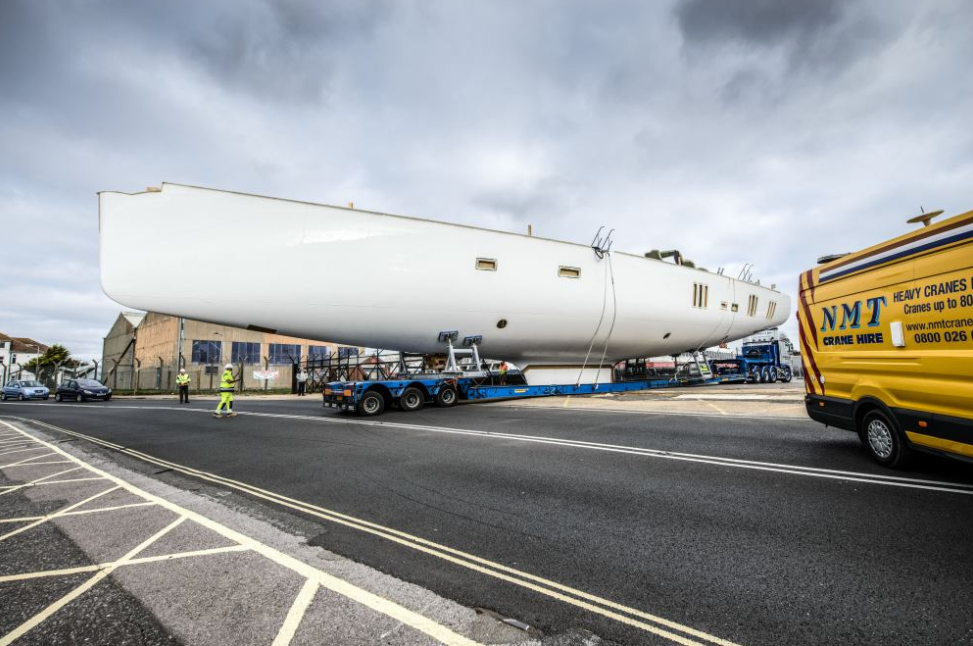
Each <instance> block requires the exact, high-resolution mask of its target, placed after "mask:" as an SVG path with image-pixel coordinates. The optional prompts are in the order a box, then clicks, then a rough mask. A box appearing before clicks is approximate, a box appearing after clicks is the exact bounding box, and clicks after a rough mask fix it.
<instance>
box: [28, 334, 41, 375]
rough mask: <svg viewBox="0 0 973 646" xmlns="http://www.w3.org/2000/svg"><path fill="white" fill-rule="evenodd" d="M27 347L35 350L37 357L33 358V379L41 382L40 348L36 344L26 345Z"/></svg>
mask: <svg viewBox="0 0 973 646" xmlns="http://www.w3.org/2000/svg"><path fill="white" fill-rule="evenodd" d="M27 345H28V346H30V347H32V348H34V349H35V350H37V356H35V357H34V379H36V380H37V381H40V380H41V347H40V346H39V345H37V344H36V343H28V344H27Z"/></svg>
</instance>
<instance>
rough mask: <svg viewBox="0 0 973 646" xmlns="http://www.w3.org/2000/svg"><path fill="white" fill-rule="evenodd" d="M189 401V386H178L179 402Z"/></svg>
mask: <svg viewBox="0 0 973 646" xmlns="http://www.w3.org/2000/svg"><path fill="white" fill-rule="evenodd" d="M184 402H185V403H187V404H188V403H189V386H179V403H180V404H182V403H184Z"/></svg>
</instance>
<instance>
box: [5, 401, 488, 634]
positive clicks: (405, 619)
mask: <svg viewBox="0 0 973 646" xmlns="http://www.w3.org/2000/svg"><path fill="white" fill-rule="evenodd" d="M0 424H4V425H5V426H7V427H9V428H11V429H13V430H14V431H16V432H18V433H22V434H23V435H26V436H28V437H30V436H29V435H28V434H27V433H24V432H23V431H20V430H19V429H17V428H16V427H14V426H13V425H11V424H9V423H8V422H5V421H3V420H0ZM54 428H57V427H54ZM58 430H60V429H58ZM35 441H37V442H39V443H41V444H43V445H45V446H47V447H49V448H50V449H52V450H53V451H55V452H57V453H59V454H61V455H63V456H64V457H66V458H68V459H69V460H71V461H72V462H75V463H76V464H79V465H81V466H83V467H84V468H86V469H88V470H89V471H91V472H92V473H95V474H98V475H99V476H101V477H103V478H105V479H107V480H110V481H112V482H114V483H116V486H115V487H113V489H112V490H114V489H119V488H124V489H126V490H127V491H129V492H131V493H134V494H135V495H137V496H140V497H142V498H144V499H145V500H149V501H151V502H154V503H156V504H157V505H159V506H161V507H164V508H166V509H168V510H170V511H172V512H174V513H177V514H180V516H181V517H182V518H189V519H190V520H192V521H193V522H195V523H198V524H200V525H202V526H203V527H206V528H207V529H211V530H213V531H215V532H216V533H218V534H221V535H222V536H224V537H225V538H228V539H230V540H232V541H234V542H236V543H239V544H240V545H242V546H245V547H247V548H249V549H251V550H253V551H254V552H257V553H258V554H260V555H262V556H264V557H265V558H267V559H269V560H271V561H273V562H274V563H277V564H278V565H281V566H283V567H285V568H287V569H289V570H292V571H294V572H297V573H298V574H300V575H301V576H303V577H304V578H306V579H313V580H314V581H316V582H317V583H318V584H319V585H320V586H322V587H325V588H327V589H329V590H331V591H333V592H336V593H337V594H340V595H342V596H344V597H347V598H349V599H351V600H352V601H355V602H357V603H360V604H362V605H364V606H366V607H368V608H371V609H372V610H375V611H377V612H380V613H382V614H385V615H387V616H389V617H392V618H393V619H396V620H398V621H400V622H401V623H403V624H405V625H407V626H410V627H412V628H414V629H416V630H418V631H419V632H422V633H425V634H426V635H429V636H430V637H432V638H433V639H436V640H437V641H440V642H442V643H444V644H447V645H449V646H480V645H479V644H478V643H477V642H475V641H473V640H471V639H469V638H467V637H464V636H463V635H460V634H458V633H456V632H453V631H452V630H450V629H449V628H447V627H446V626H443V625H441V624H439V623H437V622H435V621H433V620H432V619H430V618H428V617H426V616H424V615H421V614H419V613H417V612H414V611H412V610H409V609H408V608H406V607H404V606H402V605H400V604H398V603H396V602H394V601H392V600H390V599H386V598H385V597H382V596H379V595H377V594H374V593H372V592H369V591H368V590H365V589H363V588H359V587H358V586H355V585H352V584H351V583H348V582H347V581H345V580H343V579H339V578H338V577H335V576H333V575H330V574H328V573H326V572H324V571H322V570H319V569H317V568H315V567H313V566H310V565H308V564H306V563H304V562H303V561H299V560H297V559H295V558H294V557H292V556H288V555H287V554H284V553H282V552H279V551H277V550H276V549H274V548H272V547H270V546H268V545H264V544H263V543H260V542H259V541H257V540H255V539H253V538H251V537H249V536H246V535H245V534H241V533H240V532H237V531H236V530H233V529H230V528H229V527H226V526H224V525H220V524H219V523H217V522H215V521H212V520H210V519H209V518H207V517H205V516H202V515H200V514H198V513H196V512H194V511H191V510H189V509H184V508H182V507H180V506H178V505H176V504H175V503H172V502H169V501H168V500H166V499H164V498H160V497H159V496H156V495H153V494H150V493H148V492H146V491H143V490H142V489H139V488H138V487H136V486H135V485H132V484H130V483H128V482H125V481H124V480H122V479H120V478H117V477H115V476H113V475H111V474H109V473H106V472H105V471H102V470H101V469H98V468H97V467H93V466H91V465H90V464H85V463H84V462H82V461H81V460H79V459H78V458H75V457H74V456H72V455H71V454H69V453H66V452H65V451H63V450H61V449H60V448H58V447H56V446H54V445H52V444H49V443H48V442H44V441H43V440H38V439H36V438H35ZM106 444H110V443H106ZM115 446H117V445H115ZM104 493H108V492H107V491H106V492H103V493H102V494H100V495H103V494H104ZM85 502H88V501H82V502H80V503H77V504H75V505H72V507H71V508H74V507H78V506H80V505H82V504H84V503H85ZM64 511H69V509H65V510H64ZM39 522H43V521H38V524H39ZM28 527H29V526H28ZM24 529H26V528H20V529H18V530H16V531H17V532H20V531H23V530H24ZM3 538H4V537H0V540H3ZM123 560H127V559H123ZM119 565H122V564H121V563H117V562H116V565H115V567H118V566H119ZM112 569H114V568H110V569H106V570H102V571H101V572H99V573H98V574H97V575H96V577H101V578H104V576H107V573H110V572H111V570H112ZM103 575H104V576H103ZM98 580H101V579H100V578H99V579H98ZM94 583H97V581H95V582H94ZM94 583H92V584H91V585H94ZM90 587H91V586H88V587H87V588H85V589H88V588H90ZM82 592H84V590H81V591H80V592H78V593H77V594H74V592H72V593H70V595H69V596H71V595H74V596H71V599H74V598H76V597H77V596H78V595H80V594H81V593H82ZM71 599H67V601H64V603H63V604H62V603H61V601H58V602H57V603H58V604H60V605H58V608H57V609H59V608H61V607H63V606H64V605H66V603H68V602H70V601H71ZM62 601H63V600H62ZM55 605H57V604H55ZM52 607H53V606H52ZM57 609H55V610H54V611H52V612H48V610H50V608H48V610H45V611H44V613H40V614H43V615H44V616H43V617H41V618H40V619H39V620H38V621H36V622H34V623H32V625H31V626H30V627H29V628H27V630H30V628H33V627H34V626H36V625H38V624H39V623H40V622H42V621H43V620H44V619H46V618H47V617H49V616H50V615H51V614H53V612H55V611H56V610H57ZM45 613H46V614H45ZM40 614H39V615H37V616H35V618H36V617H39V616H40ZM31 622H33V619H32V620H31ZM19 630H20V629H19V628H18V631H19ZM15 632H16V631H15ZM24 632H26V631H24ZM24 632H19V633H18V634H17V636H16V637H14V639H16V638H18V637H19V636H20V635H22V634H24ZM12 634H13V633H11V634H8V635H7V636H5V637H3V638H2V639H0V646H7V645H8V644H10V643H11V642H12V641H13V639H10V640H9V641H8V638H9V637H10V635H12Z"/></svg>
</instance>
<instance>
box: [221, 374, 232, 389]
mask: <svg viewBox="0 0 973 646" xmlns="http://www.w3.org/2000/svg"><path fill="white" fill-rule="evenodd" d="M220 392H221V393H232V392H233V371H232V370H224V371H223V376H222V377H220Z"/></svg>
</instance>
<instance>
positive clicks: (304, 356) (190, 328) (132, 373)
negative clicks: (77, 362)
mask: <svg viewBox="0 0 973 646" xmlns="http://www.w3.org/2000/svg"><path fill="white" fill-rule="evenodd" d="M359 352H360V348H355V347H347V346H339V345H337V344H335V343H331V342H328V341H320V340H312V339H299V338H295V337H290V336H284V335H280V334H271V333H269V332H262V331H256V330H247V329H243V328H238V327H231V326H227V325H217V324H215V323H208V322H205V321H197V320H193V319H187V318H179V317H175V316H168V315H165V314H156V313H153V312H149V313H148V314H146V313H142V312H122V313H121V314H119V315H118V318H117V319H116V320H115V324H114V325H113V326H112V328H111V330H109V332H108V334H107V335H106V336H105V339H104V345H103V351H102V361H101V365H100V368H99V371H98V372H99V374H100V375H101V379H102V381H103V382H104V383H105V384H107V385H108V386H110V387H111V388H113V389H115V390H122V391H126V390H133V391H152V390H172V389H173V388H174V387H175V378H176V375H177V374H178V372H179V369H180V368H185V369H186V372H188V373H189V376H190V378H191V379H192V390H194V391H197V390H211V389H214V388H217V387H218V386H219V376H220V373H221V372H222V371H223V365H224V364H227V363H232V364H234V371H236V372H239V371H242V373H243V380H244V381H243V389H244V390H247V389H249V390H257V389H280V388H286V389H290V388H291V387H292V384H293V378H294V374H295V366H297V365H300V366H308V365H310V366H311V367H312V368H313V367H314V366H316V365H322V364H323V363H327V362H328V361H329V360H331V359H338V358H347V357H353V356H357V355H358V354H359Z"/></svg>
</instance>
